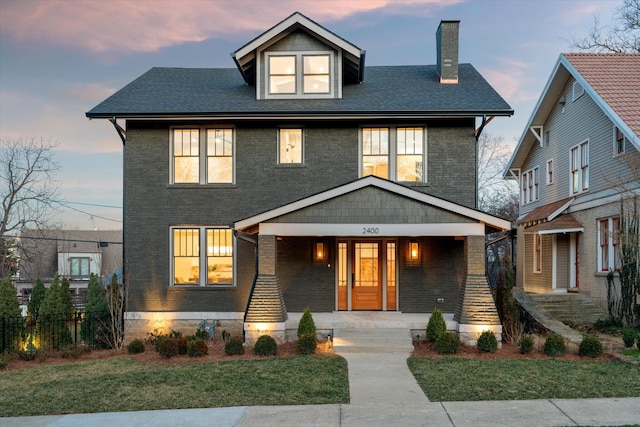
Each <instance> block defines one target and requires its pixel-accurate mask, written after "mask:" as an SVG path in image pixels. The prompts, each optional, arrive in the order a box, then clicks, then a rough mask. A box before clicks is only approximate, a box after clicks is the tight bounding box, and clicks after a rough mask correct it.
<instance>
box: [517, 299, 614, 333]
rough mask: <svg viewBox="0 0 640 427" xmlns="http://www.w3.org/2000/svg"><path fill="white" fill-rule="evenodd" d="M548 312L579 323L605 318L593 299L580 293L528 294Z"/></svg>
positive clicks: (563, 320) (588, 322)
mask: <svg viewBox="0 0 640 427" xmlns="http://www.w3.org/2000/svg"><path fill="white" fill-rule="evenodd" d="M528 295H529V298H531V299H532V300H534V301H535V302H536V303H538V305H539V306H540V307H542V308H543V309H544V310H545V311H546V312H547V313H549V314H550V315H551V316H553V317H555V318H556V319H558V320H560V321H562V322H566V321H569V322H573V323H576V324H579V325H583V324H591V323H595V322H596V321H597V320H598V319H604V318H605V315H604V313H603V312H602V311H601V310H600V309H599V308H598V306H596V305H595V304H594V302H593V300H592V299H591V298H590V297H589V296H587V295H585V294H579V293H571V292H570V293H566V294H528Z"/></svg>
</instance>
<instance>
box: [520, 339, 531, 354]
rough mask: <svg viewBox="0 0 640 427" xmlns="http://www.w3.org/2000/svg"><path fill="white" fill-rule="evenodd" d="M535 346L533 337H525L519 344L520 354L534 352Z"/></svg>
mask: <svg viewBox="0 0 640 427" xmlns="http://www.w3.org/2000/svg"><path fill="white" fill-rule="evenodd" d="M534 345H535V340H534V339H533V335H523V336H522V338H520V341H519V342H518V347H519V348H520V353H522V354H529V353H531V352H532V351H533V346H534Z"/></svg>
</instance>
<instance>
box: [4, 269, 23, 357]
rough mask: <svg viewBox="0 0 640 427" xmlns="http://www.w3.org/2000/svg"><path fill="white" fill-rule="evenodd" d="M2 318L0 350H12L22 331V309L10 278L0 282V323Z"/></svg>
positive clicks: (15, 346)
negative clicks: (2, 327)
mask: <svg viewBox="0 0 640 427" xmlns="http://www.w3.org/2000/svg"><path fill="white" fill-rule="evenodd" d="M3 318H4V322H5V326H4V331H0V332H2V340H3V342H1V343H0V345H1V348H2V349H5V350H7V349H8V350H14V349H17V347H18V342H19V341H20V338H21V336H22V332H23V331H24V322H23V319H22V309H21V308H20V303H19V302H18V293H17V291H16V288H15V286H13V283H11V278H10V277H8V276H7V277H5V278H4V279H2V281H0V322H1V321H2V319H3Z"/></svg>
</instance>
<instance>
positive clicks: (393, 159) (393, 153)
mask: <svg viewBox="0 0 640 427" xmlns="http://www.w3.org/2000/svg"><path fill="white" fill-rule="evenodd" d="M370 128H375V129H388V130H389V181H393V182H402V183H405V184H409V185H411V184H426V183H428V182H429V179H428V176H427V173H428V170H427V160H428V159H429V157H428V154H429V153H428V152H427V140H428V136H427V126H425V125H406V126H405V125H397V126H388V125H371V126H360V130H359V132H358V177H360V178H362V156H363V149H362V145H363V143H364V140H363V138H362V131H363V130H364V129H370ZM403 128H421V129H422V181H398V179H397V177H398V170H397V158H398V153H397V150H398V147H397V134H398V133H397V131H398V129H403Z"/></svg>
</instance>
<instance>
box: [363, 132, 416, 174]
mask: <svg viewBox="0 0 640 427" xmlns="http://www.w3.org/2000/svg"><path fill="white" fill-rule="evenodd" d="M425 146H426V143H425V130H424V128H422V127H406V128H405V127H399V128H363V129H362V165H361V171H362V176H367V175H375V176H378V177H380V178H385V179H393V180H395V181H401V182H424V181H425V178H426V171H425V164H426V162H425V153H426V149H425Z"/></svg>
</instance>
